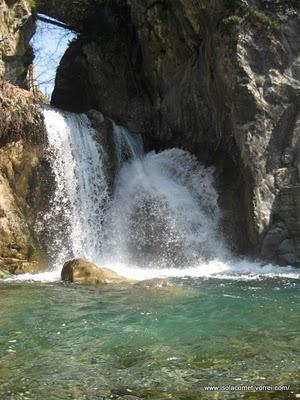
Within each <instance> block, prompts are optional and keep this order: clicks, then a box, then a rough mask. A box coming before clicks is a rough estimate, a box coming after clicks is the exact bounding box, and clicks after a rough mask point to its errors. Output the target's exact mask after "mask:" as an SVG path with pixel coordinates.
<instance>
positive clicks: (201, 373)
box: [0, 278, 300, 400]
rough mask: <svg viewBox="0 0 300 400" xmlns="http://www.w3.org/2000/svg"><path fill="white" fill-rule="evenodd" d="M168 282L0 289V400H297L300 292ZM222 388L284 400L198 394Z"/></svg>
mask: <svg viewBox="0 0 300 400" xmlns="http://www.w3.org/2000/svg"><path fill="white" fill-rule="evenodd" d="M173 282H174V285H175V286H174V287H169V288H161V289H158V288H151V289H149V288H148V289H146V288H143V287H139V288H138V287H135V288H133V287H104V288H102V287H101V288H89V287H79V286H74V285H71V284H70V285H64V284H62V283H38V282H35V283H29V282H9V283H5V282H2V283H1V284H0V304H1V308H0V318H1V319H0V321H1V331H0V357H1V363H0V399H1V400H11V399H38V400H42V399H49V400H52V399H53V400H54V399H55V400H56V399H57V400H58V399H59V400H65V399H77V400H79V399H88V400H97V399H109V398H115V399H117V398H124V399H126V398H129V399H130V396H129V397H128V395H129V394H130V395H134V396H137V397H138V398H146V399H182V400H184V399H205V398H214V399H222V398H226V399H227V398H228V399H229V398H230V399H232V398H247V399H253V398H264V399H269V398H277V399H285V398H296V393H297V390H299V386H297V385H298V384H299V376H300V373H299V372H300V371H299V366H300V335H299V327H300V326H299V325H300V323H299V315H300V301H299V300H300V293H299V281H296V280H291V279H282V278H281V279H278V278H276V279H275V278H274V279H262V280H256V281H246V282H245V281H238V280H234V281H233V280H220V279H193V280H192V279H177V280H174V281H173ZM228 384H230V385H242V384H256V385H291V390H290V391H289V392H280V393H279V392H278V393H277V394H274V393H271V394H270V393H264V394H261V395H258V394H253V393H242V392H237V393H231V394H226V393H223V394H222V393H217V392H216V393H207V392H205V391H204V388H203V387H204V385H228ZM126 396H127V397H126ZM259 396H263V397H259ZM274 396H275V397H274ZM131 398H134V397H131Z"/></svg>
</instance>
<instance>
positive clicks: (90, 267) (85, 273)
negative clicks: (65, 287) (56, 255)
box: [61, 258, 126, 285]
mask: <svg viewBox="0 0 300 400" xmlns="http://www.w3.org/2000/svg"><path fill="white" fill-rule="evenodd" d="M61 278H62V280H63V281H69V282H75V283H82V284H88V285H97V284H107V283H116V282H122V281H126V279H125V278H123V277H121V276H119V275H118V274H116V273H115V272H113V271H111V270H110V269H108V268H102V267H101V268H100V267H98V266H97V265H96V264H93V263H92V262H90V261H88V260H85V259H82V258H75V259H73V260H70V261H67V262H66V263H65V264H64V266H63V269H62V271H61Z"/></svg>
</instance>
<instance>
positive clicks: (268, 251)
mask: <svg viewBox="0 0 300 400" xmlns="http://www.w3.org/2000/svg"><path fill="white" fill-rule="evenodd" d="M288 236H289V232H288V230H287V228H286V226H285V225H284V224H283V223H278V224H276V225H274V226H272V228H271V229H270V230H269V231H268V233H267V234H266V236H265V238H264V241H263V244H262V249H261V255H262V256H263V257H267V258H272V257H273V256H275V255H276V253H277V251H278V248H279V246H280V244H281V243H282V242H283V241H284V242H286V240H287V238H288Z"/></svg>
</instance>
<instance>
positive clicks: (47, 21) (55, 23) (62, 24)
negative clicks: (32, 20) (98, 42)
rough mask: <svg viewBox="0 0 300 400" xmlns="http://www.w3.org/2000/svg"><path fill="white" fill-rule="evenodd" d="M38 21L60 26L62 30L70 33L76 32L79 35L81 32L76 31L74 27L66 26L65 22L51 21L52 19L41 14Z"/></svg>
mask: <svg viewBox="0 0 300 400" xmlns="http://www.w3.org/2000/svg"><path fill="white" fill-rule="evenodd" d="M37 19H38V20H39V21H42V22H46V23H47V24H51V25H55V26H58V27H60V28H64V29H68V30H69V31H74V32H77V33H79V30H78V29H76V28H75V27H74V26H71V25H66V24H64V23H63V22H59V21H55V20H53V19H50V18H46V17H43V16H41V15H40V14H38V15H37Z"/></svg>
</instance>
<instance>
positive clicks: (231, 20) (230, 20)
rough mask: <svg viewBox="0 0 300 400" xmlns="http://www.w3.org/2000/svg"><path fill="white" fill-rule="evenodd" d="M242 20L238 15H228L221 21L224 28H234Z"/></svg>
mask: <svg viewBox="0 0 300 400" xmlns="http://www.w3.org/2000/svg"><path fill="white" fill-rule="evenodd" d="M241 20H242V18H241V17H240V16H238V15H230V16H229V17H226V18H224V19H223V24H224V25H225V26H234V25H238V24H239V23H240V22H241Z"/></svg>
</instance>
